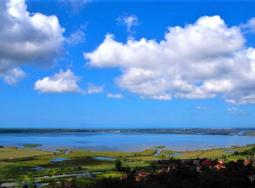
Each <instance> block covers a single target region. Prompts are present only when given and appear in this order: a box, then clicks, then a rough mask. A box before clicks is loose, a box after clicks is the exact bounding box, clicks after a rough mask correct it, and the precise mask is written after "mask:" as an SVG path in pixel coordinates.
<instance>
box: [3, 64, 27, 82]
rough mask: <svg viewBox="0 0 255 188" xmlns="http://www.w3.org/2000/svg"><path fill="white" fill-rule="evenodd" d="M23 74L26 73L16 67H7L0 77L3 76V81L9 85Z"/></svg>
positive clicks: (23, 75)
mask: <svg viewBox="0 0 255 188" xmlns="http://www.w3.org/2000/svg"><path fill="white" fill-rule="evenodd" d="M25 76H26V73H25V72H24V71H23V70H22V69H20V68H18V67H16V68H13V69H9V70H7V71H6V72H5V73H3V74H0V77H2V78H3V80H4V82H6V83H7V84H10V85H13V84H16V83H17V82H18V81H20V80H21V79H23V78H24V77H25Z"/></svg>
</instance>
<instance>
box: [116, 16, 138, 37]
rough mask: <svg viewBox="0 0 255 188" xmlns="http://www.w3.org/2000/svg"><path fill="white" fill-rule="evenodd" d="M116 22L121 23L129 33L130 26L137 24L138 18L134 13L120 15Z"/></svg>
mask: <svg viewBox="0 0 255 188" xmlns="http://www.w3.org/2000/svg"><path fill="white" fill-rule="evenodd" d="M117 21H118V22H121V23H123V24H124V25H125V26H126V28H127V31H128V32H129V33H131V32H132V28H133V27H134V26H136V25H138V18H137V16H136V15H128V16H120V17H118V18H117Z"/></svg>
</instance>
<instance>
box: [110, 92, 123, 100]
mask: <svg viewBox="0 0 255 188" xmlns="http://www.w3.org/2000/svg"><path fill="white" fill-rule="evenodd" d="M107 97H108V98H112V99H123V98H124V97H123V95H122V94H121V93H108V94H107Z"/></svg>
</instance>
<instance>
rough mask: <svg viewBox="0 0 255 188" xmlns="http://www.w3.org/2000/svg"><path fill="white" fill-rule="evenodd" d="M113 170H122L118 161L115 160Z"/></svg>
mask: <svg viewBox="0 0 255 188" xmlns="http://www.w3.org/2000/svg"><path fill="white" fill-rule="evenodd" d="M115 168H116V170H117V171H121V170H122V163H121V161H120V160H117V161H116V163H115Z"/></svg>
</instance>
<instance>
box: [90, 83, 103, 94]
mask: <svg viewBox="0 0 255 188" xmlns="http://www.w3.org/2000/svg"><path fill="white" fill-rule="evenodd" d="M103 91H104V87H103V86H96V85H93V84H89V86H88V88H87V94H97V93H102V92H103Z"/></svg>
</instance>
